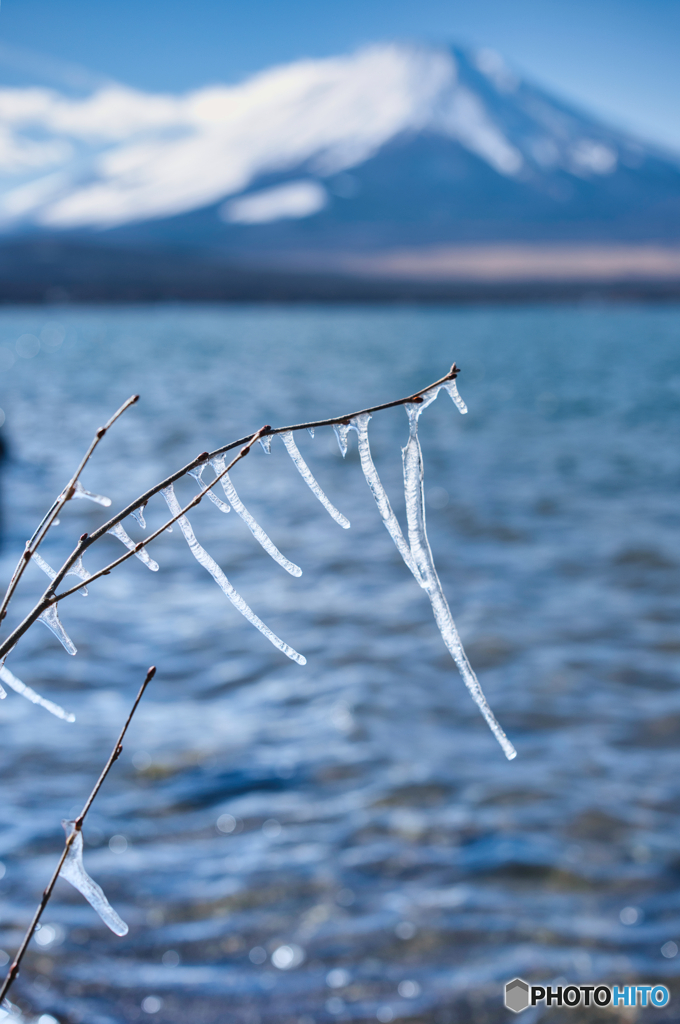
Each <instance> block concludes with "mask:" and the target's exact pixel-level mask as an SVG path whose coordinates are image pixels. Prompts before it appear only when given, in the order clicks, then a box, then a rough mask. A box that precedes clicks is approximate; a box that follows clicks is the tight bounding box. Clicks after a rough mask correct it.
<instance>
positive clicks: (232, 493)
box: [212, 455, 302, 576]
mask: <svg viewBox="0 0 680 1024" xmlns="http://www.w3.org/2000/svg"><path fill="white" fill-rule="evenodd" d="M212 466H213V469H214V470H215V472H216V473H217V474H218V475H219V474H220V473H224V466H225V462H224V456H223V455H218V456H217V458H215V459H213V460H212ZM222 490H223V491H224V493H225V495H226V498H227V501H228V502H229V503H230V504H231V506H232V508H233V510H234V512H235V513H236V515H237V516H240V517H241V519H242V520H243V522H244V523H245V524H246V526H247V527H248V529H249V530H250V532H251V533H252V535H253V537H254V538H255V540H256V541H257V542H258V544H261V545H262V547H263V548H264V550H265V551H266V552H267V554H268V555H270V556H271V557H272V558H273V559H274V561H275V562H278V563H279V565H280V566H282V567H283V568H284V569H285V570H286V572H289V573H290V574H291V576H302V569H301V568H300V566H299V565H296V564H295V562H291V561H289V559H287V558H286V556H285V555H282V554H281V552H280V551H279V549H278V548H277V546H276V544H274V543H273V541H272V540H271V538H269V537H268V536H267V534H266V533H265V532H264V530H263V529H262V527H261V526H260V524H259V523H258V522H257V521H256V520H255V519H253V517H252V516H251V514H250V512H249V511H248V509H247V508H246V507H245V505H244V504H243V502H242V501H241V499H240V498H239V496H238V494H237V493H236V488H235V487H234V485H233V484H232V482H231V480H230V479H229V474H228V473H224V476H223V477H222Z"/></svg>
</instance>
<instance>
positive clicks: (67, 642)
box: [38, 602, 78, 654]
mask: <svg viewBox="0 0 680 1024" xmlns="http://www.w3.org/2000/svg"><path fill="white" fill-rule="evenodd" d="M38 621H39V622H44V623H45V625H46V626H47V628H48V629H50V630H51V631H52V632H53V633H54V635H55V636H56V638H57V640H58V641H59V643H60V644H61V645H62V647H63V648H64V649H65V651H66V652H67V653H68V654H77V653H78V652H77V651H76V648H75V645H74V643H73V641H72V640H71V638H70V637H69V635H68V633H67V632H66V630H65V629H64V627H63V626H62V624H61V622H60V621H59V616H58V614H57V605H56V602H55V603H54V604H51V605H50V606H49V608H46V609H45V611H44V612H43V613H42V615H39V616H38Z"/></svg>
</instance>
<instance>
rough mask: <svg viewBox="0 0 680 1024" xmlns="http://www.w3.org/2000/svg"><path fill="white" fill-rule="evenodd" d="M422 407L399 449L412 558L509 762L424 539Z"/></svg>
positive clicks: (511, 752) (412, 415) (508, 746)
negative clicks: (420, 424) (401, 459)
mask: <svg viewBox="0 0 680 1024" xmlns="http://www.w3.org/2000/svg"><path fill="white" fill-rule="evenodd" d="M428 404H429V403H428ZM423 408H424V405H407V406H406V412H407V415H408V418H409V439H408V443H407V445H406V447H405V448H404V449H403V450H402V457H403V462H404V495H405V498H406V518H407V521H408V539H409V544H410V547H411V552H412V554H413V559H414V561H415V563H416V566H417V568H418V571H419V573H420V575H421V577H422V580H423V587H424V589H425V591H426V592H427V596H428V597H429V599H430V603H431V605H432V611H433V612H434V617H435V621H436V623H437V626H438V627H439V632H440V633H441V635H442V639H443V641H444V643H445V644H446V646H447V648H448V649H449V653H450V654H451V657H452V658H453V660H454V661H455V663H456V665H457V666H458V671H459V672H460V674H461V675H462V677H463V680H464V682H465V685H466V686H467V688H468V690H469V691H470V693H471V695H472V699H473V700H474V702H475V704H476V705H477V707H478V708H479V710H480V711H481V713H482V715H483V716H484V718H485V719H486V722H487V725H488V726H489V728H490V729H491V731H492V733H493V734H494V736H495V737H496V739H497V740H498V742H499V743H500V745H501V747H502V748H503V753H504V754H505V756H506V757H507V759H508V760H509V761H511V760H512V759H513V758H514V757H516V756H517V751H516V750H515V748H514V747H513V745H512V743H511V742H510V740H509V739H508V738H507V736H506V735H505V733H504V732H503V730H502V729H501V727H500V725H499V724H498V722H497V721H496V718H495V716H494V714H493V712H492V710H491V708H490V707H489V704H488V702H487V699H486V697H485V696H484V693H483V692H482V688H481V686H480V685H479V682H478V680H477V676H476V675H475V673H474V672H473V670H472V666H471V665H470V662H469V661H468V659H467V655H466V653H465V651H464V650H463V645H462V643H461V640H460V637H459V636H458V630H457V629H456V624H455V623H454V621H453V617H452V615H451V611H450V609H449V606H448V603H447V601H446V597H445V596H444V591H443V590H442V585H441V583H440V581H439V577H438V576H437V571H436V569H435V567H434V560H433V558H432V551H431V549H430V544H429V541H428V539H427V531H426V528H425V499H424V495H423V455H422V452H421V449H420V441H419V440H418V417H419V416H420V413H421V412H422V410H423Z"/></svg>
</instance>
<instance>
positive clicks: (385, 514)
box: [351, 412, 424, 587]
mask: <svg viewBox="0 0 680 1024" xmlns="http://www.w3.org/2000/svg"><path fill="white" fill-rule="evenodd" d="M370 418H371V414H370V413H368V412H366V413H363V415H361V416H357V417H356V418H355V419H353V420H352V424H351V425H352V427H353V428H354V430H356V432H357V444H358V448H359V458H360V460H361V468H362V470H363V473H364V476H365V477H366V483H367V484H368V486H369V487H370V489H371V493H372V495H373V497H374V498H375V502H376V505H377V506H378V511H379V512H380V515H381V516H382V521H383V523H384V524H385V529H386V530H387V532H388V533H389V535H390V537H391V538H392V540H393V541H394V543H395V545H396V548H397V551H398V552H399V554H400V555H401V557H402V558H403V559H404V562H405V563H406V565H407V567H408V568H409V569H410V570H411V572H412V573H413V575H414V576H415V578H416V579H417V581H418V583H419V584H420V585H421V587H422V586H424V583H423V581H422V579H421V576H420V573H419V572H418V568H417V566H416V563H415V562H414V560H413V555H412V554H411V549H410V547H409V546H408V544H407V542H406V538H405V537H404V534H403V533H402V532H401V526H400V525H399V520H398V519H397V517H396V516H395V514H394V512H393V511H392V506H391V505H390V500H389V498H388V497H387V494H386V493H385V488H384V487H383V485H382V482H381V480H380V477H379V476H378V471H377V469H376V468H375V463H374V462H373V457H372V455H371V447H370V445H369V443H368V423H369V420H370Z"/></svg>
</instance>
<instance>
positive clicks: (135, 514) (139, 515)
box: [130, 505, 146, 530]
mask: <svg viewBox="0 0 680 1024" xmlns="http://www.w3.org/2000/svg"><path fill="white" fill-rule="evenodd" d="M130 515H131V516H132V518H133V519H136V520H137V522H138V523H139V525H140V526H141V528H142V529H143V530H146V519H145V518H144V506H143V505H140V506H139V508H133V510H132V512H131V513H130Z"/></svg>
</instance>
